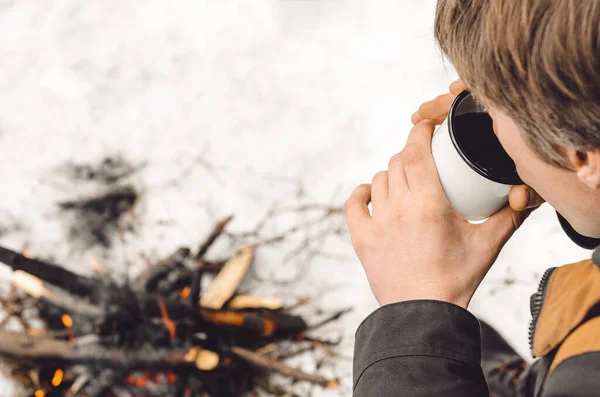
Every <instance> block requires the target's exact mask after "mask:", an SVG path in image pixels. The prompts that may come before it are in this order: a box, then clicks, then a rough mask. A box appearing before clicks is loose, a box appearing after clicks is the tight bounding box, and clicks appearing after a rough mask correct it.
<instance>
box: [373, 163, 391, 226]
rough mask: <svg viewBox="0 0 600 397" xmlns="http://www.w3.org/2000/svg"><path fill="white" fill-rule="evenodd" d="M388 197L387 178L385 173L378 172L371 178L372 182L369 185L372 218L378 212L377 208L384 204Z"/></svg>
mask: <svg viewBox="0 0 600 397" xmlns="http://www.w3.org/2000/svg"><path fill="white" fill-rule="evenodd" d="M388 196H389V178H388V172H387V171H379V172H378V173H377V174H375V176H374V177H373V181H372V183H371V201H372V202H373V205H372V206H371V211H373V216H375V214H376V213H377V211H378V210H379V206H380V205H382V204H383V203H385V202H386V201H387V199H388Z"/></svg>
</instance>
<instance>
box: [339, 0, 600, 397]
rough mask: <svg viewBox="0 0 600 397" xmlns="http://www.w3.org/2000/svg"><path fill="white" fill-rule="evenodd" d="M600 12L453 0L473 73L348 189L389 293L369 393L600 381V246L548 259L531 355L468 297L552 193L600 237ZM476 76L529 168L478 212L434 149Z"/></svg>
mask: <svg viewBox="0 0 600 397" xmlns="http://www.w3.org/2000/svg"><path fill="white" fill-rule="evenodd" d="M599 22H600V1H598V0H518V1H517V0H440V1H439V2H438V6H437V12H436V20H435V36H436V39H437V41H438V42H439V44H440V46H441V48H442V50H443V51H444V52H445V54H446V55H447V56H448V58H449V59H450V60H451V61H452V63H453V64H454V66H455V67H456V70H457V71H458V73H459V75H460V76H461V81H459V82H456V83H454V84H453V85H452V86H451V87H450V90H451V94H447V95H443V96H440V97H438V98H436V99H435V100H433V101H431V102H428V103H425V104H424V105H422V106H421V108H420V109H419V111H418V112H417V113H415V115H413V123H415V127H414V128H413V130H412V131H411V133H410V136H409V138H408V141H407V144H406V147H405V148H404V150H403V151H402V152H401V153H399V154H397V155H395V156H394V157H392V159H391V160H390V162H389V167H388V168H389V169H388V170H387V171H383V172H379V173H377V174H376V175H375V176H374V178H373V180H372V183H371V184H365V185H361V186H358V187H357V188H356V189H355V190H354V192H353V193H352V194H351V196H350V198H349V199H348V200H347V201H346V204H345V210H346V214H347V221H348V225H349V228H350V231H351V235H352V242H353V246H354V248H355V251H356V253H357V255H358V257H359V259H360V261H361V263H362V264H363V267H364V269H365V272H366V275H367V278H368V280H369V284H370V286H371V289H372V291H373V293H374V295H375V297H376V298H377V300H378V302H379V303H380V304H381V306H382V307H380V308H379V309H378V310H376V311H375V312H374V313H372V314H371V315H370V316H369V317H367V319H365V320H364V321H363V323H362V324H361V325H360V327H359V328H358V331H357V333H356V347H355V357H354V396H356V397H362V396H370V397H377V396H408V397H420V396H444V397H475V396H477V397H481V396H496V397H525V396H527V397H530V396H543V397H557V396H600V376H599V375H600V372H599V371H600V310H599V308H600V304H599V302H600V248H599V249H597V250H596V251H595V252H594V254H593V260H590V259H588V260H584V261H582V262H579V263H575V264H571V265H566V266H563V267H560V268H558V269H549V270H548V271H547V272H546V274H544V277H543V279H542V282H541V283H540V288H539V290H538V292H537V293H536V294H534V295H533V296H532V301H531V309H532V316H533V320H532V326H531V342H532V352H533V353H534V355H535V356H537V357H540V359H539V360H537V361H536V362H535V363H534V364H532V365H531V366H527V364H526V363H525V361H524V360H523V359H522V358H520V357H519V356H518V355H517V354H516V353H515V352H514V351H513V350H512V349H511V348H510V347H509V346H508V345H507V344H506V342H505V341H504V340H503V339H502V338H501V337H500V336H499V335H498V334H497V333H496V332H495V331H494V330H493V329H491V328H490V327H489V326H487V325H486V324H483V323H481V324H480V322H479V321H478V320H477V319H476V318H475V317H474V316H472V315H471V314H470V313H469V312H468V311H467V310H466V308H467V306H468V304H469V301H470V300H471V298H472V296H473V293H474V292H475V290H476V289H477V287H478V286H479V284H480V283H481V281H482V279H483V277H484V276H485V274H486V273H487V271H488V270H489V268H490V267H491V265H492V264H493V263H494V261H495V259H496V258H497V256H498V254H499V252H500V250H501V249H502V247H503V246H504V244H505V243H506V242H507V240H508V239H509V238H510V237H511V236H512V234H513V233H514V231H515V230H516V229H517V228H518V227H519V226H520V225H521V224H522V223H523V221H524V220H525V219H526V218H527V216H528V215H529V214H530V212H531V211H532V210H533V209H534V208H536V207H537V206H539V205H540V204H541V203H542V201H543V200H545V201H547V202H548V203H549V204H550V205H552V206H553V207H554V208H555V209H556V210H557V212H558V213H559V214H560V219H561V222H562V224H563V227H564V228H565V231H567V232H568V233H569V234H570V236H571V237H572V238H573V240H574V241H576V242H578V243H579V244H581V245H585V246H587V247H588V248H592V247H593V246H594V245H600V240H597V239H598V238H600V25H599ZM465 88H468V89H469V90H470V91H471V92H472V93H473V95H474V96H475V97H476V98H477V99H478V100H479V101H480V102H481V103H482V104H483V105H484V106H486V108H487V109H488V110H489V113H490V115H491V117H492V118H493V120H494V129H495V132H496V134H497V136H498V139H499V140H500V142H501V144H502V146H503V147H504V149H505V150H506V152H507V153H508V154H509V155H510V156H511V157H512V159H513V160H514V162H515V164H516V166H517V170H518V173H519V175H520V177H521V179H522V180H523V181H524V182H525V183H526V186H519V187H515V188H513V190H512V191H511V194H510V197H509V202H510V206H507V207H506V208H505V209H503V210H501V211H500V212H498V213H497V214H495V215H493V216H492V217H491V218H490V219H489V220H487V221H486V222H485V223H483V224H477V225H474V224H470V223H468V222H467V221H465V220H464V219H463V218H461V217H460V216H459V215H458V214H457V213H456V212H454V211H453V210H452V209H451V208H450V205H449V203H448V201H447V199H446V197H445V195H444V193H443V190H442V187H441V185H440V182H439V179H438V175H437V171H436V168H435V165H434V162H433V159H432V155H431V137H432V133H433V131H434V126H435V125H436V124H439V123H441V122H443V120H444V119H445V117H446V114H447V111H448V108H449V106H450V103H451V101H452V99H453V98H454V96H456V95H457V94H458V93H459V92H461V91H462V90H463V89H465ZM542 198H543V200H542ZM369 203H372V214H371V213H370V212H369V210H368V208H367V205H368V204H369Z"/></svg>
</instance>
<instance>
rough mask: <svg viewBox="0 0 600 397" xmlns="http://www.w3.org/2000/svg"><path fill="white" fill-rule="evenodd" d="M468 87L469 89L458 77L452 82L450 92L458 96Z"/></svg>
mask: <svg viewBox="0 0 600 397" xmlns="http://www.w3.org/2000/svg"><path fill="white" fill-rule="evenodd" d="M466 89H467V86H466V85H465V83H463V81H462V80H460V79H458V80H456V81H455V82H453V83H452V84H450V93H452V95H454V96H458V94H460V93H461V92H463V91H464V90H466Z"/></svg>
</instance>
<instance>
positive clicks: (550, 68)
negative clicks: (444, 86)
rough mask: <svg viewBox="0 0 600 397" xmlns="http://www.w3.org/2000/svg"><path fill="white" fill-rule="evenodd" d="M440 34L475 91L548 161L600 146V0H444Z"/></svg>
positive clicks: (561, 161)
mask: <svg viewBox="0 0 600 397" xmlns="http://www.w3.org/2000/svg"><path fill="white" fill-rule="evenodd" d="M435 37H436V39H437V41H438V43H439V45H440V47H441V49H442V51H443V52H444V53H445V54H446V55H447V56H448V58H449V59H450V61H451V62H452V63H453V64H454V66H455V68H456V70H457V71H458V73H459V75H460V76H461V78H462V79H463V81H464V82H465V83H466V84H467V86H468V87H469V89H470V90H471V91H472V93H473V95H474V96H475V97H476V98H478V99H479V100H480V101H481V102H482V103H483V104H485V105H487V106H493V107H495V108H498V109H500V110H501V111H503V112H505V113H506V114H508V115H509V116H510V117H511V118H512V119H513V120H514V121H515V122H516V123H517V124H518V125H519V126H520V127H521V130H522V132H523V136H524V138H525V140H526V141H527V142H528V144H529V145H530V146H531V148H532V149H533V150H534V151H535V152H536V153H537V154H538V155H539V156H540V157H541V158H542V159H543V160H545V161H547V162H549V163H551V164H554V165H556V166H559V167H563V168H569V166H568V162H567V160H566V159H565V157H564V155H563V154H561V150H560V148H572V149H575V150H579V151H589V150H593V149H596V148H600V1H598V0H439V1H438V5H437V11H436V18H435Z"/></svg>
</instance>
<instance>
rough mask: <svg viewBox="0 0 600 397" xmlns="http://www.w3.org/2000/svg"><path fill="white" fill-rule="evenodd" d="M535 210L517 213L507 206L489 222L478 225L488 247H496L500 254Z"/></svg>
mask: <svg viewBox="0 0 600 397" xmlns="http://www.w3.org/2000/svg"><path fill="white" fill-rule="evenodd" d="M534 209H535V208H529V209H525V210H523V211H515V210H514V209H512V208H511V207H510V206H509V205H507V206H506V207H504V208H503V209H501V210H500V211H498V212H497V213H495V214H494V215H492V216H491V217H490V218H489V219H488V220H487V221H485V222H484V223H482V224H480V225H478V226H479V227H480V228H481V232H482V237H483V238H484V239H485V241H486V242H487V244H486V245H488V246H489V245H491V246H493V247H496V248H497V250H498V252H499V251H500V250H501V249H502V247H503V246H504V244H506V242H507V241H508V239H510V238H511V237H512V235H513V234H514V233H515V232H516V231H517V229H518V228H520V227H521V225H522V224H523V222H525V219H527V218H528V217H529V215H531V213H532V212H533V210H534Z"/></svg>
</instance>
